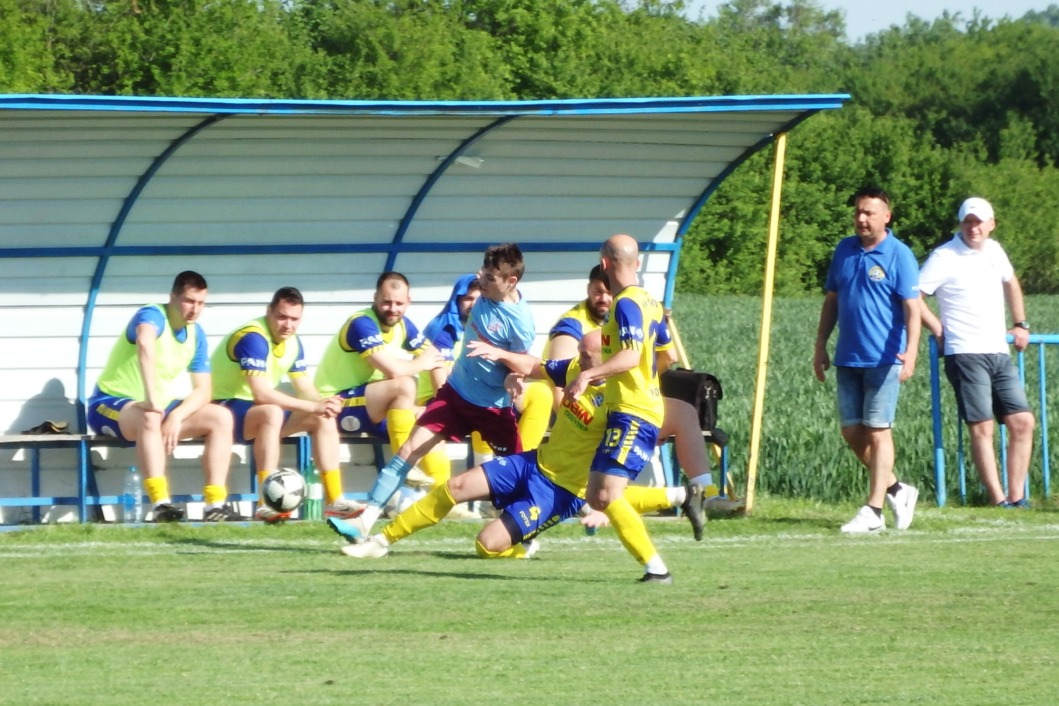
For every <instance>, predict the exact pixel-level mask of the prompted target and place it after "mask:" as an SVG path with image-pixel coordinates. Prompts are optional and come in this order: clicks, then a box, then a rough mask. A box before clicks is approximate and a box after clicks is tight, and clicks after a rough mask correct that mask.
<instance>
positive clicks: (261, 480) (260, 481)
mask: <svg viewBox="0 0 1059 706" xmlns="http://www.w3.org/2000/svg"><path fill="white" fill-rule="evenodd" d="M270 475H272V471H262V470H258V472H257V489H258V494H257V504H258V505H259V506H260V505H264V504H265V501H264V500H262V499H261V488H262V487H264V485H265V479H266V478H268V477H269V476H270Z"/></svg>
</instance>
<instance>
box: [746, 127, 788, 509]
mask: <svg viewBox="0 0 1059 706" xmlns="http://www.w3.org/2000/svg"><path fill="white" fill-rule="evenodd" d="M786 149H787V134H786V133H780V134H779V135H778V136H777V137H776V168H775V171H774V173H773V176H772V208H771V209H770V212H769V240H768V249H767V250H766V254H765V284H764V295H763V297H762V300H763V301H762V304H761V339H760V342H759V344H758V352H757V381H756V382H755V384H754V412H753V419H752V421H751V422H750V460H749V462H748V467H747V478H746V511H747V514H749V513H750V512H752V511H753V509H754V486H755V485H756V484H757V464H758V454H759V452H760V450H761V420H762V417H763V416H764V414H765V376H766V373H767V372H768V358H769V336H770V334H771V332H772V289H773V285H774V282H775V279H776V242H777V241H778V240H779V232H780V193H781V191H782V189H783V155H784V152H785V151H786Z"/></svg>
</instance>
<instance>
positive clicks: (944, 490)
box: [929, 333, 1059, 507]
mask: <svg viewBox="0 0 1059 706" xmlns="http://www.w3.org/2000/svg"><path fill="white" fill-rule="evenodd" d="M1008 340H1009V342H1011V337H1010V336H1009V337H1008ZM1034 345H1035V346H1037V399H1038V402H1039V409H1038V412H1037V429H1038V430H1039V436H1038V438H1039V440H1040V445H1039V448H1040V458H1041V476H1042V488H1043V493H1044V497H1049V496H1050V495H1051V473H1052V471H1051V451H1050V447H1049V443H1048V437H1049V429H1048V396H1047V390H1048V370H1047V366H1046V365H1045V351H1046V349H1047V347H1048V346H1059V334H1054V333H1044V334H1041V333H1033V334H1030V346H1034ZM929 349H930V397H931V408H932V411H933V422H934V424H933V427H934V483H935V488H936V490H935V495H936V499H937V503H938V507H944V506H945V502H946V500H947V499H948V498H947V495H948V486H947V484H946V480H945V442H944V438H943V434H942V409H941V374H940V365H939V362H938V361H939V356H938V344H937V342H936V341H935V340H934V337H933V336H931V337H929ZM1027 350H1028V348H1027ZM1016 364H1017V367H1018V371H1019V380H1020V381H1021V382H1022V384H1023V386H1025V384H1026V355H1025V351H1019V352H1018V353H1017V355H1016ZM956 460H957V466H958V472H959V474H958V475H959V491H960V502H961V503H964V504H966V502H967V462H966V457H965V454H964V449H963V425H962V424H960V423H959V422H957V424H956ZM1007 460H1008V459H1007V429H1006V428H1005V426H1004V425H1003V424H1001V425H1000V472H1001V483H1002V484H1003V486H1004V489H1005V490H1006V489H1007V487H1008V471H1007ZM1026 497H1029V474H1027V476H1026Z"/></svg>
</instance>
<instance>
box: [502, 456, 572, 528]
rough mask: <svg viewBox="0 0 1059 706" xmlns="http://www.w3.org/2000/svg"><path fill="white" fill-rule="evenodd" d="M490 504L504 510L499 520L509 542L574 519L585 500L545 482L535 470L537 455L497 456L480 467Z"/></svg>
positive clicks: (538, 471)
mask: <svg viewBox="0 0 1059 706" xmlns="http://www.w3.org/2000/svg"><path fill="white" fill-rule="evenodd" d="M482 470H483V471H484V472H485V478H486V480H487V481H488V482H489V495H490V497H491V499H492V501H493V505H495V506H496V507H498V508H499V509H501V510H503V511H504V514H502V515H501V516H500V517H501V521H502V522H503V523H504V526H505V527H507V530H508V533H509V534H510V535H511V541H512V543H518V542H522V541H524V540H527V539H531V538H533V537H536V536H537V535H538V534H540V533H541V532H543V531H544V530H546V529H548V528H549V527H552V526H554V525H557V524H559V523H560V522H562V521H563V520H565V519H567V518H570V517H574V516H575V515H577V513H579V512H580V511H581V507H582V506H583V505H584V504H585V501H584V500H582V499H581V498H579V497H577V496H576V495H574V494H573V493H571V492H570V491H569V490H567V489H566V488H562V487H560V486H558V485H556V484H555V483H552V482H551V481H550V480H548V479H547V478H546V477H545V476H544V475H543V474H542V473H541V472H540V469H539V468H538V467H537V452H536V451H535V450H534V451H525V452H523V453H520V454H515V455H514V456H501V457H499V458H495V459H493V460H492V461H487V462H486V463H484V464H483V465H482Z"/></svg>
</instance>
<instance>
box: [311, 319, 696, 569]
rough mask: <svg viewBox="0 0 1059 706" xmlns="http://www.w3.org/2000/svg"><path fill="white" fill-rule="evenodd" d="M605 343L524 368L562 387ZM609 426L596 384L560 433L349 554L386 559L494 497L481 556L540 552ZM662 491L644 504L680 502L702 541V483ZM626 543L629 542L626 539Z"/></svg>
mask: <svg viewBox="0 0 1059 706" xmlns="http://www.w3.org/2000/svg"><path fill="white" fill-rule="evenodd" d="M599 341H600V335H599V333H598V331H595V332H589V333H588V334H586V335H585V336H584V337H583V338H582V341H581V342H580V344H579V350H580V352H581V356H580V360H562V361H547V362H545V363H544V365H543V366H539V365H536V361H535V359H533V360H532V361H531V362H529V363H527V364H526V366H525V367H524V369H525V370H527V371H528V370H529V369H532V368H535V369H536V370H534V371H533V372H543V373H544V374H547V375H548V377H549V378H550V379H552V381H553V382H555V384H557V385H559V386H560V387H562V386H564V385H566V383H567V382H568V381H569V380H572V379H573V377H574V376H575V375H576V374H577V372H579V370H580V368H581V367H582V366H583V367H586V368H587V367H591V366H592V365H593V364H598V362H599ZM526 358H529V356H526ZM505 359H506V360H510V359H508V358H505ZM512 364H513V366H514V367H520V365H519V364H516V363H512ZM605 426H606V414H605V413H604V412H603V389H602V387H601V386H600V385H590V386H589V388H588V389H586V390H585V391H584V392H583V393H582V394H581V396H580V397H579V398H577V399H576V400H575V399H570V398H568V399H566V400H564V402H563V405H562V407H561V408H560V410H559V413H558V415H557V417H556V422H555V427H554V429H553V433H552V436H551V438H550V439H549V441H548V442H547V443H545V444H543V445H542V446H541V447H540V448H538V449H536V450H535V451H527V452H524V453H521V454H515V455H513V456H508V457H506V458H505V457H502V458H498V459H495V460H492V461H488V462H486V463H485V464H483V465H480V466H476V467H475V468H473V469H471V470H470V471H467V472H466V473H463V474H461V475H459V476H456V477H455V478H453V479H451V480H450V481H449V482H448V483H446V484H445V485H443V486H441V487H439V488H435V489H434V490H432V491H431V492H430V493H429V494H428V495H427V496H426V497H424V498H422V499H421V500H419V501H417V502H416V503H415V504H413V505H412V506H411V507H409V508H408V509H407V510H405V511H404V512H402V513H401V514H400V515H398V516H397V518H395V519H394V521H393V522H392V523H391V524H390V525H388V526H387V527H386V528H384V529H383V531H382V532H381V533H379V534H377V535H374V536H373V537H371V538H370V539H369V540H368V541H367V542H363V543H359V544H350V545H349V546H346V547H343V549H342V551H343V553H345V554H346V555H347V556H351V557H354V558H360V559H367V558H380V557H383V556H386V555H387V554H388V553H389V547H390V545H391V544H393V543H394V542H397V541H400V540H401V539H404V538H405V537H408V536H409V535H411V534H412V533H414V532H417V531H419V530H421V529H425V528H427V527H431V526H433V525H435V524H437V523H438V522H440V521H441V519H442V518H444V517H445V516H446V515H447V514H448V513H449V511H451V510H452V508H453V506H455V505H456V504H457V503H459V502H467V501H471V500H485V499H490V500H492V502H493V504H494V505H495V506H496V507H497V508H499V509H500V511H501V513H500V516H499V517H498V518H497V519H496V520H494V521H493V522H491V523H489V524H488V525H486V526H485V528H483V529H482V531H481V532H480V533H479V534H478V538H477V541H476V548H477V551H478V554H479V555H480V556H482V557H486V558H499V557H513V558H528V557H529V556H532V554H533V553H534V552H535V551H536V546H537V545H536V543H535V542H534V541H533V538H534V537H536V536H537V535H538V534H540V533H541V532H543V531H545V530H546V529H548V528H550V527H553V526H555V525H556V524H558V523H560V522H562V521H563V520H565V519H567V518H570V517H573V516H575V515H577V513H578V512H579V511H580V510H581V508H582V506H583V505H584V495H585V485H586V483H587V482H588V467H589V464H590V463H591V460H592V458H593V456H594V455H595V452H596V447H597V446H598V440H599V437H600V435H601V434H602V433H603V430H604V428H605ZM660 490H663V491H665V494H664V497H665V500H664V501H663V503H662V504H658V505H645V506H642V507H641V508H640V509H641V510H643V511H649V510H657V509H661V508H662V507H673V506H674V505H679V506H681V507H682V508H683V509H684V511H685V513H686V515H687V517H688V518H689V519H690V520H691V523H692V527H693V529H694V532H695V536H696V538H701V536H702V525H703V523H704V521H705V517H704V513H703V509H702V492H701V488H699V487H698V486H685V487H682V488H666V489H660ZM331 524H332V527H333V528H335V529H336V530H337V531H338V532H339V534H342V535H343V536H344V537H346V538H347V539H348V540H350V541H355V540H357V539H359V535H358V534H357V533H356V532H355V531H353V529H352V528H347V525H348V523H340V522H336V521H332V522H331ZM622 541H623V543H624V542H625V538H624V536H623V537H622ZM628 546H629V545H628V544H626V547H627V548H628Z"/></svg>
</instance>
